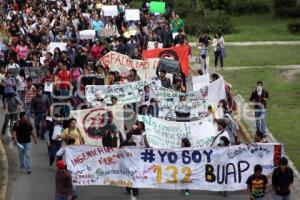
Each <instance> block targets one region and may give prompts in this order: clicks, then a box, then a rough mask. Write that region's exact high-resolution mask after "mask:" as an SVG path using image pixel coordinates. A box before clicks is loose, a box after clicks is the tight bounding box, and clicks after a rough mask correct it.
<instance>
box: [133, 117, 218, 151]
mask: <svg viewBox="0 0 300 200" xmlns="http://www.w3.org/2000/svg"><path fill="white" fill-rule="evenodd" d="M138 119H139V121H142V122H144V124H145V130H146V137H147V141H148V143H149V145H150V147H153V148H175V147H181V139H183V138H187V139H188V140H189V141H190V142H191V145H192V147H197V148H199V147H209V146H210V145H211V144H212V142H213V139H214V138H215V136H216V135H217V134H218V131H217V127H216V125H214V124H213V120H212V119H206V118H205V119H203V120H201V121H193V122H174V121H167V120H164V119H159V118H154V117H150V116H142V115H139V117H138Z"/></svg>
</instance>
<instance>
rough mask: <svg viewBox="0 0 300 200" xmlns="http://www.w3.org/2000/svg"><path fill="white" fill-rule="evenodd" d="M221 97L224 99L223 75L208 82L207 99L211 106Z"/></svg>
mask: <svg viewBox="0 0 300 200" xmlns="http://www.w3.org/2000/svg"><path fill="white" fill-rule="evenodd" d="M221 99H226V93H225V81H224V79H223V77H220V78H219V79H218V80H216V81H214V82H212V83H210V84H209V86H208V95H207V101H208V102H209V103H210V104H211V105H213V106H217V105H218V104H219V101H220V100H221Z"/></svg>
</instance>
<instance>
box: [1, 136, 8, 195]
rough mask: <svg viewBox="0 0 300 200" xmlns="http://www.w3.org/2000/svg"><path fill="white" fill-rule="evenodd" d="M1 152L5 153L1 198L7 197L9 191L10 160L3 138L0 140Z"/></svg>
mask: <svg viewBox="0 0 300 200" xmlns="http://www.w3.org/2000/svg"><path fill="white" fill-rule="evenodd" d="M0 152H1V154H2V155H3V157H2V163H3V167H4V170H3V184H2V189H1V190H0V200H6V199H7V191H8V160H7V155H6V150H5V148H4V146H3V143H2V140H0Z"/></svg>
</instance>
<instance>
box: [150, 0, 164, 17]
mask: <svg viewBox="0 0 300 200" xmlns="http://www.w3.org/2000/svg"><path fill="white" fill-rule="evenodd" d="M150 12H151V13H161V14H164V13H165V12H166V3H165V2H158V1H151V2H150Z"/></svg>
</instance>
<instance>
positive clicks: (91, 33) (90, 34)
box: [79, 30, 96, 40]
mask: <svg viewBox="0 0 300 200" xmlns="http://www.w3.org/2000/svg"><path fill="white" fill-rule="evenodd" d="M95 37H96V31H95V30H84V31H80V32H79V38H80V39H81V40H93V39H95Z"/></svg>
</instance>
